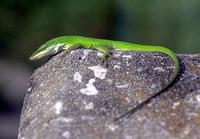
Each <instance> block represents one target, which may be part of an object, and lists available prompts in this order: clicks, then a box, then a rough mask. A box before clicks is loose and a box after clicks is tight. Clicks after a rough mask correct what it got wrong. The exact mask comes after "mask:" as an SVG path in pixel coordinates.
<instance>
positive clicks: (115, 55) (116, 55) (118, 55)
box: [114, 52, 122, 57]
mask: <svg viewBox="0 0 200 139" xmlns="http://www.w3.org/2000/svg"><path fill="white" fill-rule="evenodd" d="M121 53H122V52H115V54H114V57H120V56H121Z"/></svg>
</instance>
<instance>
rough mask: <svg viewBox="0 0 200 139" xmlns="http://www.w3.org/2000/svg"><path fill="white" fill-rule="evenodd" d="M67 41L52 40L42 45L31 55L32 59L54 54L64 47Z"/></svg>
mask: <svg viewBox="0 0 200 139" xmlns="http://www.w3.org/2000/svg"><path fill="white" fill-rule="evenodd" d="M64 45H65V43H57V42H56V41H55V40H50V41H47V42H46V43H44V44H43V45H41V46H40V47H39V48H38V49H37V50H36V51H35V52H34V53H33V54H32V55H31V56H30V57H29V59H30V60H38V59H41V58H43V57H45V56H50V55H54V54H56V53H59V52H60V51H62V50H63V49H64Z"/></svg>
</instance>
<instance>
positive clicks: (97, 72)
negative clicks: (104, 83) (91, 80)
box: [88, 66, 107, 79]
mask: <svg viewBox="0 0 200 139" xmlns="http://www.w3.org/2000/svg"><path fill="white" fill-rule="evenodd" d="M88 68H89V69H91V70H93V71H94V76H95V77H97V78H99V79H105V77H106V72H107V69H105V68H103V67H101V66H92V67H88Z"/></svg>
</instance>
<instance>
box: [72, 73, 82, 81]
mask: <svg viewBox="0 0 200 139" xmlns="http://www.w3.org/2000/svg"><path fill="white" fill-rule="evenodd" d="M74 81H78V82H80V83H82V76H81V75H80V73H78V72H75V73H74Z"/></svg>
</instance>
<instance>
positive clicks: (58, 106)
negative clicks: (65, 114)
mask: <svg viewBox="0 0 200 139" xmlns="http://www.w3.org/2000/svg"><path fill="white" fill-rule="evenodd" d="M62 107H63V103H62V102H61V101H58V102H56V104H55V105H54V108H55V113H56V114H60V113H61V110H62Z"/></svg>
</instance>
